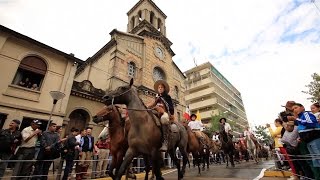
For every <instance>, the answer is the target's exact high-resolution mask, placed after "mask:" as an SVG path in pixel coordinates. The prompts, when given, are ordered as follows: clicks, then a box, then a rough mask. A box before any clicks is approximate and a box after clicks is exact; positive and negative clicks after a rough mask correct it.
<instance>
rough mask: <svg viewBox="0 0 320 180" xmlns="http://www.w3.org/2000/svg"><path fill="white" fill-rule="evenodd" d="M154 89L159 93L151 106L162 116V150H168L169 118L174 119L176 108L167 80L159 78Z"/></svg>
mask: <svg viewBox="0 0 320 180" xmlns="http://www.w3.org/2000/svg"><path fill="white" fill-rule="evenodd" d="M154 90H155V91H156V92H157V93H158V94H157V95H156V99H155V101H154V103H153V104H152V105H151V106H149V108H154V109H156V110H157V111H158V112H159V114H160V116H161V118H160V121H161V124H162V126H161V128H162V133H163V143H162V147H161V148H160V151H167V149H168V135H169V120H170V119H173V115H174V108H173V103H172V99H171V96H170V95H169V94H168V93H169V91H170V87H169V84H168V83H167V82H166V81H165V80H158V81H156V82H155V83H154Z"/></svg>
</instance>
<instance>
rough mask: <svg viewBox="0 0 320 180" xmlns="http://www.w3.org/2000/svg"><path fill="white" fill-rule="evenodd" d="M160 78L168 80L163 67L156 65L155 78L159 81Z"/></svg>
mask: <svg viewBox="0 0 320 180" xmlns="http://www.w3.org/2000/svg"><path fill="white" fill-rule="evenodd" d="M160 79H163V80H166V74H165V73H164V71H163V70H162V69H161V68H159V67H155V68H154V69H153V80H154V81H157V80H160Z"/></svg>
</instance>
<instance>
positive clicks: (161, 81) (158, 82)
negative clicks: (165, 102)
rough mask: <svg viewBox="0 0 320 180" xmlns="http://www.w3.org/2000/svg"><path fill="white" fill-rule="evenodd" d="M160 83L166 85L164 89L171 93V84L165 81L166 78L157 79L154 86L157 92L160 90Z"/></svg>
mask: <svg viewBox="0 0 320 180" xmlns="http://www.w3.org/2000/svg"><path fill="white" fill-rule="evenodd" d="M160 84H162V85H163V86H164V91H165V92H166V93H169V91H170V86H169V84H168V83H167V82H166V81H165V80H162V79H161V80H158V81H156V82H155V83H154V86H153V88H154V90H155V91H156V92H158V86H159V85H160Z"/></svg>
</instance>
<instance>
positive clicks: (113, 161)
mask: <svg viewBox="0 0 320 180" xmlns="http://www.w3.org/2000/svg"><path fill="white" fill-rule="evenodd" d="M116 164H117V157H116V156H112V161H111V164H110V166H109V171H108V174H109V176H110V177H111V178H112V179H114V177H115V175H114V174H113V169H114V167H115V166H116Z"/></svg>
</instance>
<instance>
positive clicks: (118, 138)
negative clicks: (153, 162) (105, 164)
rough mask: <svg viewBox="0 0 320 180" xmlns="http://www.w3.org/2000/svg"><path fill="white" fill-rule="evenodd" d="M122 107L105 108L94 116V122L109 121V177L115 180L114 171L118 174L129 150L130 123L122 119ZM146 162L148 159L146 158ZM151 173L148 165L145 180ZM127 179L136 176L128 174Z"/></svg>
mask: <svg viewBox="0 0 320 180" xmlns="http://www.w3.org/2000/svg"><path fill="white" fill-rule="evenodd" d="M119 108H120V107H117V106H105V107H103V109H102V110H100V111H99V112H98V113H97V114H96V115H95V116H93V122H95V123H100V122H104V121H109V127H108V128H109V136H110V144H111V149H110V154H111V155H112V161H111V164H110V167H109V172H108V174H109V176H110V177H111V178H114V177H115V175H114V174H113V170H114V169H115V170H116V171H115V172H116V173H117V172H118V170H119V168H120V166H121V163H122V161H123V157H124V155H125V153H126V151H127V149H128V138H127V134H128V132H129V130H130V126H131V124H130V121H129V120H125V119H124V118H122V117H121V114H120V111H119ZM145 160H147V161H148V159H147V158H146V157H145ZM149 171H150V166H149V165H148V164H146V176H145V179H148V174H149ZM126 175H127V176H126V177H127V178H128V177H130V178H133V179H135V178H136V177H135V175H134V174H130V173H129V172H127V173H126Z"/></svg>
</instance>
